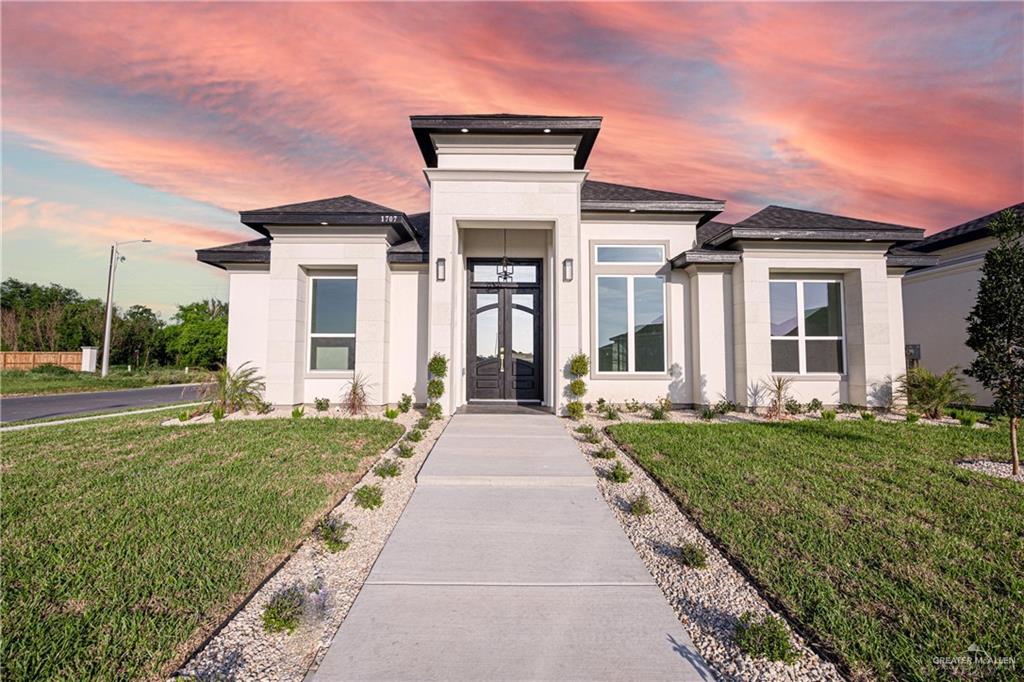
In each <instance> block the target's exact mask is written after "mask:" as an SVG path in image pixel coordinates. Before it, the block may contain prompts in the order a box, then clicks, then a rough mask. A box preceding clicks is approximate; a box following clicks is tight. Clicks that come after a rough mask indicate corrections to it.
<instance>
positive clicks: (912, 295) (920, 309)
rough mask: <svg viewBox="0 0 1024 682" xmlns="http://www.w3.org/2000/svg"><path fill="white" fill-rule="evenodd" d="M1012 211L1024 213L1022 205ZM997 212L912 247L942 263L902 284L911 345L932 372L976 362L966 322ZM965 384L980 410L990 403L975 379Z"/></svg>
mask: <svg viewBox="0 0 1024 682" xmlns="http://www.w3.org/2000/svg"><path fill="white" fill-rule="evenodd" d="M1008 208H1010V209H1012V210H1015V211H1017V212H1018V213H1024V203H1020V204H1016V205H1014V206H1010V207H1008ZM1004 210H1005V209H1004ZM999 213H1001V211H996V212H994V213H990V214H988V215H986V216H982V217H981V218H976V219H974V220H971V221H969V222H966V223H964V224H962V225H957V226H956V227H951V228H949V229H948V230H943V231H942V232H938V233H936V234H933V235H931V236H929V237H927V238H925V239H923V240H921V241H920V242H917V243H916V244H911V245H909V247H908V248H909V249H912V250H913V251H914V252H916V253H922V254H929V255H932V256H935V257H937V258H938V263H937V264H936V265H933V266H932V267H928V268H922V269H920V270H915V271H914V272H912V273H911V274H909V275H907V276H906V277H905V278H904V280H903V304H904V306H903V319H904V325H905V328H906V337H907V339H906V340H907V344H908V346H909V347H910V348H912V349H913V351H914V352H915V353H919V355H920V359H919V360H918V362H920V364H921V365H922V366H923V367H926V368H928V369H929V370H931V371H933V372H944V371H945V370H947V369H949V368H950V367H954V366H957V367H960V368H961V369H966V368H967V367H968V365H970V364H971V361H973V360H974V351H972V350H971V349H970V348H968V347H967V345H966V343H967V322H966V319H967V315H968V314H969V313H970V312H971V308H973V307H974V300H975V298H976V297H977V294H978V279H979V278H980V277H981V266H982V263H983V262H984V260H985V254H986V253H988V250H989V249H990V248H992V246H993V245H994V244H995V241H996V240H995V239H994V238H993V237H992V236H990V234H989V231H988V224H989V222H991V221H992V219H993V218H995V217H996V216H997V215H998V214H999ZM965 379H966V380H967V385H968V388H969V389H970V390H971V392H972V393H973V394H974V397H975V402H976V403H977V404H978V405H983V406H988V405H991V404H992V395H991V393H989V392H988V391H986V390H985V389H984V388H983V387H982V386H981V385H980V384H979V383H978V382H976V381H975V380H974V379H971V378H970V377H965Z"/></svg>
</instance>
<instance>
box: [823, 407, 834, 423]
mask: <svg viewBox="0 0 1024 682" xmlns="http://www.w3.org/2000/svg"><path fill="white" fill-rule="evenodd" d="M821 418H822V419H823V420H825V421H827V422H834V421H835V420H836V411H835V410H822V411H821Z"/></svg>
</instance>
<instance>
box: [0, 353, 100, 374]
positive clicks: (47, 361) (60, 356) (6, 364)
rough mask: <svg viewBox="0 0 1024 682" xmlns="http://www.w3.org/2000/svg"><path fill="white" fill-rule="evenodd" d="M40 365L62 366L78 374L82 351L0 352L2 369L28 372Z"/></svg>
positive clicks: (80, 366) (80, 367) (0, 367)
mask: <svg viewBox="0 0 1024 682" xmlns="http://www.w3.org/2000/svg"><path fill="white" fill-rule="evenodd" d="M39 365H60V366H61V367H67V368H68V369H73V370H75V371H76V372H77V371H79V370H80V369H82V351H80V350H76V351H69V352H63V351H62V352H57V353H23V352H21V351H13V350H9V351H2V352H0V369H21V370H28V369H32V368H33V367H38V366H39Z"/></svg>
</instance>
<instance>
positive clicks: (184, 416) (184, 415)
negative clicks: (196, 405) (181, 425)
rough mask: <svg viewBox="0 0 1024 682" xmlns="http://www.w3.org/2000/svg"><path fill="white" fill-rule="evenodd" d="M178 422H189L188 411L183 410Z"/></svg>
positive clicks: (179, 414)
mask: <svg viewBox="0 0 1024 682" xmlns="http://www.w3.org/2000/svg"><path fill="white" fill-rule="evenodd" d="M178 421H180V422H187V421H188V410H182V411H181V412H179V413H178Z"/></svg>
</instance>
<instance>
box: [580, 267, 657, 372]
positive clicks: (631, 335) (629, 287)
mask: <svg viewBox="0 0 1024 682" xmlns="http://www.w3.org/2000/svg"><path fill="white" fill-rule="evenodd" d="M606 265H607V263H606ZM616 265H624V263H616ZM643 265H652V264H651V263H643ZM615 278H623V279H625V280H626V339H627V342H628V344H629V352H628V353H627V355H626V366H627V369H626V370H625V371H621V370H613V369H601V357H600V349H601V346H600V345H599V344H600V338H599V336H600V324H599V319H600V311H601V286H600V280H601V279H615ZM637 278H650V279H657V280H660V281H661V319H662V331H661V362H662V368H661V369H659V370H644V371H637V370H636V369H635V367H636V317H635V310H634V309H635V307H636V302H635V300H634V299H635V284H634V280H635V279H637ZM667 283H668V281H667V279H666V278H665V276H664V275H658V274H643V273H629V274H611V273H608V274H598V275H594V323H593V325H592V326H593V330H594V335H593V339H594V350H593V358H594V374H595V375H596V376H604V377H625V376H631V377H632V376H639V377H661V376H665V374H666V372H668V366H669V363H668V315H667V310H668V287H667V286H666V284H667Z"/></svg>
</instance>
